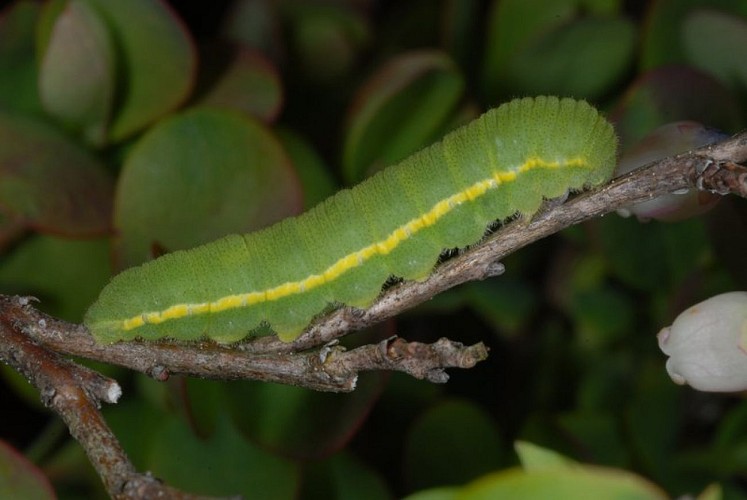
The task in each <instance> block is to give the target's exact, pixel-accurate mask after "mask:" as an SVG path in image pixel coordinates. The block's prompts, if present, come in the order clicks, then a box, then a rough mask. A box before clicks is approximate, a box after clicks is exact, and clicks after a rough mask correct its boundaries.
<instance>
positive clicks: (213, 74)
mask: <svg viewBox="0 0 747 500" xmlns="http://www.w3.org/2000/svg"><path fill="white" fill-rule="evenodd" d="M200 60H201V61H202V67H201V69H200V79H199V82H200V83H198V87H203V88H201V89H200V88H198V91H197V93H198V94H199V97H198V98H197V100H196V102H197V103H198V104H200V105H207V106H215V107H226V108H231V109H235V110H239V111H243V112H245V113H247V114H249V115H250V116H254V117H255V118H258V119H260V120H262V121H264V122H272V121H274V120H275V119H276V118H277V115H278V114H279V113H280V108H281V105H282V101H283V89H282V87H281V82H280V76H279V75H278V72H277V69H276V68H275V67H274V66H273V64H272V63H271V62H270V61H268V60H267V59H265V58H264V56H262V54H261V53H259V52H257V51H255V50H253V49H250V48H249V47H246V46H244V45H239V44H236V45H233V46H226V45H217V44H214V45H211V46H208V47H206V48H205V49H204V50H202V52H201V58H200Z"/></svg>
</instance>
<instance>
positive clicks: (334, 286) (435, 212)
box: [84, 96, 617, 343]
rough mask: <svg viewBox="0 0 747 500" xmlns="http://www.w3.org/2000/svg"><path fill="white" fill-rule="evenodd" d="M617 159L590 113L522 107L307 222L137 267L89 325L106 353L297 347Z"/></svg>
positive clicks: (566, 107) (468, 128)
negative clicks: (163, 342)
mask: <svg viewBox="0 0 747 500" xmlns="http://www.w3.org/2000/svg"><path fill="white" fill-rule="evenodd" d="M616 149H617V138H616V136H615V133H614V131H613V129H612V126H611V125H610V124H609V122H607V121H606V120H605V119H604V118H603V117H602V116H601V115H600V114H599V113H598V112H597V111H596V110H595V109H594V108H593V107H592V106H590V105H589V104H587V103H586V102H584V101H575V100H573V99H569V98H563V99H559V98H556V97H544V96H543V97H536V98H524V99H517V100H514V101H511V102H509V103H506V104H504V105H502V106H499V107H498V108H495V109H493V110H490V111H488V112H486V113H485V114H483V115H482V116H480V117H479V118H477V119H476V120H474V121H473V122H471V123H469V124H467V125H465V126H463V127H462V128H459V129H457V130H455V131H453V132H451V133H449V134H447V135H446V136H445V137H444V138H443V140H442V141H440V142H437V143H435V144H433V145H432V146H430V147H427V148H425V149H423V150H422V151H420V152H418V153H415V154H413V155H412V156H410V157H408V158H406V159H405V160H403V161H401V162H400V163H398V164H396V165H394V166H391V167H389V168H387V169H385V170H382V171H381V172H379V173H377V174H376V175H374V176H372V177H370V178H369V179H367V180H365V181H363V182H362V183H360V184H358V185H356V186H354V187H353V188H351V189H344V190H342V191H340V192H338V193H337V194H335V195H334V196H332V197H330V198H329V199H327V200H326V201H324V202H322V203H320V204H319V205H317V206H316V207H314V208H312V209H311V210H309V211H307V212H306V213H304V214H301V215H299V216H297V217H291V218H288V219H285V220H283V221H281V222H279V223H277V224H275V225H273V226H270V227H269V228H266V229H263V230H260V231H257V232H253V233H249V234H245V235H236V234H234V235H230V236H226V237H224V238H222V239H219V240H217V241H214V242H212V243H208V244H205V245H202V246H199V247H196V248H193V249H190V250H183V251H176V252H173V253H170V254H167V255H164V256H162V257H160V258H158V259H155V260H153V261H150V262H147V263H145V264H143V265H141V266H139V267H135V268H130V269H127V270H125V271H124V272H122V273H120V274H119V275H117V276H115V277H114V278H113V279H112V280H111V282H110V283H109V284H108V285H107V286H106V287H105V288H104V289H103V291H102V292H101V294H100V296H99V298H98V300H97V301H96V302H95V303H94V304H93V305H92V306H91V307H90V309H89V310H88V311H87V313H86V315H85V318H84V324H85V325H86V326H87V327H88V329H89V330H90V331H91V333H92V335H93V336H94V338H95V339H96V340H97V341H98V342H102V343H109V342H115V341H118V340H131V339H135V338H142V339H146V340H153V339H159V338H162V337H171V338H175V339H179V340H196V339H200V338H203V337H208V338H211V339H213V340H215V341H217V342H221V343H229V342H235V341H238V340H241V339H243V338H245V337H247V336H248V335H250V334H252V333H253V332H254V331H256V330H257V329H258V328H259V327H260V326H262V325H269V326H270V327H271V328H272V330H273V331H274V332H275V333H276V334H277V335H278V336H279V338H280V339H282V340H284V341H292V340H294V339H295V338H297V337H298V335H300V333H301V332H302V331H303V330H304V328H306V327H307V326H308V325H309V323H310V322H311V320H312V319H313V317H314V316H315V315H317V314H319V313H320V312H321V311H323V310H324V309H325V308H327V307H328V306H329V304H336V303H341V304H347V305H350V306H354V307H362V308H365V307H367V306H369V305H370V304H372V303H373V301H374V300H375V299H376V298H377V296H378V295H379V293H380V292H381V287H382V285H383V284H384V283H385V282H386V280H387V279H389V278H390V277H391V276H397V277H400V278H403V279H406V280H423V279H425V278H427V277H428V275H429V274H430V273H431V272H432V270H433V268H434V266H435V265H436V263H437V261H438V258H439V255H440V254H441V252H442V251H443V250H444V249H450V248H455V247H457V248H459V247H465V246H468V245H471V244H474V243H476V242H478V241H479V240H480V239H481V238H482V237H483V236H484V234H485V230H486V227H487V226H488V225H489V224H490V223H491V222H493V221H495V220H502V219H505V218H507V217H510V216H512V215H514V214H516V213H521V214H525V215H531V214H534V213H535V212H536V211H537V210H538V209H539V207H540V204H541V203H542V200H543V198H547V199H550V198H556V197H559V196H562V195H563V194H565V193H566V192H568V190H578V189H581V188H583V187H585V186H594V185H598V184H601V183H603V182H605V181H607V180H608V179H609V178H610V177H611V175H612V171H613V169H614V166H615V157H616Z"/></svg>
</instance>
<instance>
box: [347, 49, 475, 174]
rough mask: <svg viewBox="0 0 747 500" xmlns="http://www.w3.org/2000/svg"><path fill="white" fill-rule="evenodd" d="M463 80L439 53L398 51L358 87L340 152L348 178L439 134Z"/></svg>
mask: <svg viewBox="0 0 747 500" xmlns="http://www.w3.org/2000/svg"><path fill="white" fill-rule="evenodd" d="M463 89H464V81H463V79H462V76H461V74H460V73H459V71H458V69H457V68H456V67H455V66H454V63H453V62H452V61H451V60H450V59H449V58H448V57H447V56H446V55H444V54H442V53H440V52H416V53H410V54H405V55H400V56H398V57H396V58H395V59H392V60H391V61H389V62H388V63H387V64H386V65H385V66H384V67H382V68H381V69H380V70H379V71H378V72H377V73H376V74H375V75H374V76H373V77H371V78H370V79H369V81H368V83H367V84H366V85H365V86H364V87H363V88H361V90H360V91H359V93H358V95H357V97H356V104H355V105H354V107H353V109H352V110H351V112H350V116H349V126H348V128H347V130H348V132H347V136H346V137H345V146H344V150H343V160H342V162H343V173H344V175H345V178H346V180H347V181H349V182H355V181H358V180H360V179H362V178H363V177H366V176H367V175H369V174H371V173H373V172H375V171H377V170H380V169H381V168H384V167H386V166H389V165H392V164H394V163H396V162H397V161H399V160H402V159H403V158H405V157H406V156H407V155H409V154H411V153H414V152H415V151H417V150H419V149H421V148H422V147H424V146H426V145H428V144H430V143H431V142H433V141H434V140H437V139H439V138H440V135H441V134H443V132H444V131H445V130H444V129H445V126H446V124H447V123H448V118H449V116H450V115H451V114H452V113H453V112H454V110H455V106H456V104H457V102H458V101H459V99H460V98H461V96H462V92H463Z"/></svg>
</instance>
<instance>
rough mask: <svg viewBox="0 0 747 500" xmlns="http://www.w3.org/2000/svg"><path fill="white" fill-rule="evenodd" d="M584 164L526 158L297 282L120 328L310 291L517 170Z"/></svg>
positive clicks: (144, 317)
mask: <svg viewBox="0 0 747 500" xmlns="http://www.w3.org/2000/svg"><path fill="white" fill-rule="evenodd" d="M586 165H587V161H586V160H585V159H584V158H581V157H576V158H571V159H569V160H566V161H564V162H560V161H554V162H548V161H545V160H542V159H541V158H539V157H535V156H533V157H530V158H528V159H527V160H526V161H525V162H524V163H523V164H521V165H520V166H519V167H518V168H516V169H514V170H511V171H508V172H495V173H494V174H493V176H492V177H491V178H489V179H485V180H482V181H478V182H476V183H474V184H472V185H471V186H469V187H467V188H466V189H464V190H463V191H460V192H458V193H456V194H453V195H451V196H449V197H448V198H446V199H443V200H441V201H439V202H438V203H436V204H435V205H433V207H432V208H431V209H430V210H429V211H427V212H426V213H424V214H422V215H420V216H418V217H417V218H415V219H412V220H410V221H408V222H407V223H406V224H404V225H402V226H400V227H398V228H396V229H395V230H394V231H392V233H391V234H390V235H389V236H387V237H386V238H384V239H383V240H381V241H377V242H375V243H372V244H371V245H369V246H367V247H364V248H362V249H361V250H358V251H357V252H353V253H351V254H348V255H345V256H344V257H342V258H340V260H338V261H337V262H335V263H334V264H332V265H331V266H330V267H328V268H327V269H326V270H325V271H324V272H322V273H321V274H312V275H311V276H308V277H307V278H305V279H303V280H301V281H294V282H288V283H283V284H282V285H278V286H276V287H275V288H270V289H268V290H264V291H261V292H248V293H241V294H234V295H227V296H225V297H221V298H220V299H217V300H215V301H213V302H201V303H196V304H176V305H173V306H170V307H168V308H166V309H164V310H162V311H153V312H145V313H142V314H138V315H137V316H133V317H131V318H127V319H124V320H122V329H123V330H133V329H135V328H139V327H141V326H144V325H146V324H152V325H155V324H158V323H163V322H164V321H169V320H172V319H179V318H184V317H186V316H192V315H198V314H207V313H218V312H222V311H228V310H231V309H237V308H240V307H249V306H252V305H255V304H259V303H261V302H269V301H273V300H279V299H282V298H283V297H287V296H289V295H295V294H299V293H303V292H306V291H308V290H312V289H314V288H317V287H319V286H321V285H323V284H324V283H327V282H330V281H334V280H335V279H337V278H338V277H339V276H341V275H342V274H343V273H345V272H347V271H349V270H350V269H353V268H356V267H358V266H360V265H362V264H363V263H364V262H365V261H367V260H369V259H370V258H372V257H374V256H376V255H386V254H388V253H390V252H391V251H393V250H394V249H395V248H397V246H399V244H400V243H402V242H403V241H405V240H407V239H408V238H410V237H411V236H412V235H414V234H415V233H417V232H418V231H420V230H422V229H425V228H427V227H430V226H432V225H434V224H435V223H436V222H438V220H439V219H441V218H442V217H443V216H445V215H446V214H448V213H449V212H451V211H452V210H453V209H454V208H456V207H457V206H459V205H461V204H462V203H464V202H467V201H472V200H475V199H477V198H479V197H480V196H482V195H484V194H485V193H486V192H488V191H489V190H491V189H495V188H497V187H498V186H499V185H501V184H505V183H508V182H512V181H514V180H516V178H517V177H518V175H519V174H521V173H524V172H528V171H530V170H532V169H535V168H546V169H556V168H560V167H562V166H565V167H568V166H573V167H584V166H586Z"/></svg>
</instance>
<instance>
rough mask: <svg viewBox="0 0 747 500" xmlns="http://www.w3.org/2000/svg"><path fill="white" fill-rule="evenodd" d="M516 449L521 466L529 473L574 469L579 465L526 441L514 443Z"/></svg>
mask: <svg viewBox="0 0 747 500" xmlns="http://www.w3.org/2000/svg"><path fill="white" fill-rule="evenodd" d="M514 448H515V449H516V454H517V455H519V461H521V466H522V467H523V468H524V470H525V471H527V472H531V473H534V472H536V471H542V470H547V469H573V467H574V466H576V465H577V462H576V461H575V460H571V459H570V458H568V457H565V456H563V455H561V454H560V453H557V452H554V451H552V450H548V449H547V448H542V447H540V446H537V445H536V444H532V443H529V442H526V441H517V442H516V443H514Z"/></svg>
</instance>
